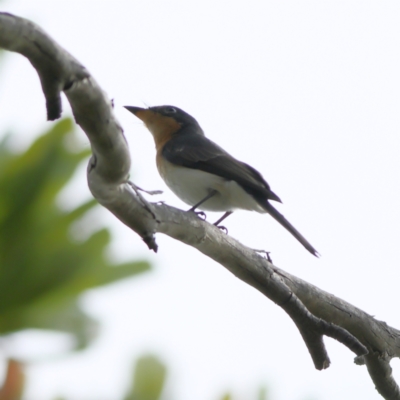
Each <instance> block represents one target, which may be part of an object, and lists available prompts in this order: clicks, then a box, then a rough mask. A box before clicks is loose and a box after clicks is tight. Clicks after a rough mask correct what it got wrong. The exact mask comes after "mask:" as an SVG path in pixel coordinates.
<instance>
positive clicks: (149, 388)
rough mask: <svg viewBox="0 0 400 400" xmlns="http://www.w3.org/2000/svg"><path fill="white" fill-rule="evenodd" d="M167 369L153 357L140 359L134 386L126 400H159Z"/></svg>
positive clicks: (135, 372)
mask: <svg viewBox="0 0 400 400" xmlns="http://www.w3.org/2000/svg"><path fill="white" fill-rule="evenodd" d="M166 372H167V369H166V367H165V365H164V364H162V363H161V362H160V361H159V360H158V359H157V358H156V357H154V356H152V355H147V356H142V357H140V358H139V359H138V360H137V362H136V366H135V369H134V374H133V384H132V388H131V389H130V390H129V393H128V394H127V396H126V397H125V400H158V399H159V398H160V396H161V392H162V389H163V386H164V383H165V376H166Z"/></svg>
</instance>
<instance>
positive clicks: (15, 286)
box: [0, 0, 400, 400]
mask: <svg viewBox="0 0 400 400" xmlns="http://www.w3.org/2000/svg"><path fill="white" fill-rule="evenodd" d="M0 9H1V10H2V11H8V12H11V13H14V14H17V15H19V16H22V17H25V18H28V19H30V20H33V21H34V22H36V23H37V24H39V25H40V26H41V27H42V28H43V29H44V30H45V31H47V32H48V33H49V34H50V35H51V36H52V37H53V38H54V39H55V40H56V41H57V42H58V43H59V44H60V45H62V46H63V47H65V48H66V49H67V50H68V51H70V52H71V53H72V54H73V55H74V56H75V57H76V58H77V59H78V60H79V61H80V62H81V63H82V64H84V65H85V66H86V67H87V68H88V70H89V71H90V72H91V73H92V74H93V75H94V77H95V78H96V79H97V80H98V82H99V83H100V85H101V87H102V88H103V89H104V90H105V91H106V92H107V93H108V95H109V96H110V98H113V99H114V102H115V113H116V115H117V117H118V119H119V120H120V122H121V124H122V126H123V128H124V130H125V134H126V136H127V139H128V141H129V144H130V149H131V154H132V159H133V162H132V175H131V176H132V179H133V181H134V182H135V183H137V184H138V185H139V186H141V187H144V188H146V189H150V190H154V189H161V190H163V191H164V193H163V194H162V195H161V196H157V197H153V198H151V197H150V200H152V201H158V200H165V201H166V202H167V203H168V204H171V205H174V206H177V207H181V208H184V209H186V208H187V206H186V205H184V204H183V203H181V202H180V201H179V200H178V199H177V198H176V197H175V196H174V195H173V194H172V193H171V192H170V191H169V190H168V188H166V186H165V184H164V183H163V182H162V180H161V178H160V177H159V176H158V173H157V170H156V167H155V162H154V156H155V150H154V144H153V142H152V138H151V135H150V134H149V133H148V132H147V131H146V129H145V128H144V127H143V126H142V124H141V123H140V121H138V120H137V119H135V118H134V117H133V116H132V115H131V114H130V113H128V112H127V111H126V110H124V109H123V108H122V106H123V105H136V106H145V105H150V106H151V105H161V104H172V105H176V106H178V107H181V108H182V109H184V110H185V111H187V112H189V113H190V114H192V115H193V116H195V117H196V119H197V120H198V121H199V122H200V124H201V126H202V127H203V129H204V131H205V132H206V135H207V136H209V137H210V138H211V139H212V140H214V141H216V142H217V143H219V144H220V145H222V146H223V147H224V148H226V149H227V150H228V151H230V152H231V153H232V154H233V155H234V156H236V157H237V158H239V159H241V160H243V161H245V162H249V163H250V164H252V165H253V166H254V167H255V168H257V169H258V170H259V171H261V172H262V173H263V175H264V177H265V178H266V179H267V181H268V182H269V183H270V185H271V187H272V189H273V190H274V191H275V192H276V193H277V194H278V195H279V196H280V197H281V198H282V200H283V202H284V204H283V205H282V207H280V210H281V211H282V212H283V213H284V215H285V216H286V217H287V218H288V219H289V220H290V221H291V222H292V223H293V224H294V225H295V226H296V227H297V228H298V229H299V230H300V231H301V232H302V233H303V234H304V236H305V237H307V239H309V241H310V242H311V243H312V244H313V245H314V246H315V247H316V248H317V250H318V251H319V252H320V253H321V255H322V257H321V259H314V258H313V257H312V256H310V254H309V253H308V252H306V251H305V250H304V249H303V248H302V247H301V246H300V245H299V244H298V243H297V242H296V241H295V240H294V239H293V238H292V237H291V235H289V234H288V233H287V232H286V231H284V230H283V229H282V228H281V227H280V226H279V225H277V224H276V223H275V222H274V221H273V220H272V219H271V218H269V217H268V216H266V215H259V214H256V213H249V212H244V211H243V212H237V213H235V214H234V215H233V216H231V217H230V218H229V219H228V220H227V224H226V225H227V227H228V229H229V234H230V235H232V236H233V237H235V238H237V239H238V240H240V241H241V242H242V243H244V244H246V245H248V246H250V247H253V248H260V249H266V250H269V251H271V256H272V259H273V261H274V263H275V264H276V265H277V266H279V267H281V268H283V269H285V270H287V271H289V272H291V273H293V274H295V275H297V276H299V277H301V278H303V279H305V280H307V281H309V282H311V283H313V284H315V285H317V286H319V287H321V288H322V289H324V290H327V291H328V292H331V293H333V294H335V295H336V296H339V297H342V298H344V299H345V300H347V301H349V302H351V303H353V304H354V305H356V306H358V307H360V308H362V309H363V310H365V311H367V312H368V313H370V314H373V315H375V316H376V318H378V319H380V320H384V321H386V322H387V323H388V324H390V325H392V326H394V327H399V326H400V316H399V313H398V310H397V304H396V302H395V301H394V298H395V296H396V293H397V291H398V278H399V273H398V271H397V269H398V268H397V264H398V262H397V258H398V257H397V253H398V238H399V234H400V232H399V231H400V210H399V207H398V205H399V204H400V190H399V176H398V175H399V172H398V171H399V170H400V158H399V151H400V140H399V128H400V118H399V113H398V110H399V106H400V96H399V93H400V78H399V72H398V71H399V70H400V54H399V52H400V27H399V24H398V21H399V18H400V4H399V3H398V2H395V1H386V2H379V1H363V2H360V1H353V0H348V1H346V2H338V1H333V0H332V1H329V0H328V1H324V2H319V1H303V2H298V1H294V0H293V1H287V2H276V1H264V2H261V1H246V2H242V1H236V0H234V1H229V2H228V1H219V2H212V1H209V0H203V1H201V2H200V1H195V0H193V1H183V0H179V1H178V0H171V1H168V2H165V1H161V0H160V1H152V0H146V1H144V0H143V1H142V0H137V1H136V0H131V1H127V0H126V1H123V0H113V1H111V0H102V1H99V0H97V1H95V0H92V1H91V0H79V1H78V0H70V1H68V2H66V1H57V2H55V1H54V0H53V1H52V0H47V1H46V0H35V1H32V0H3V1H0ZM63 106H64V114H63V115H64V119H63V120H61V121H57V122H55V123H50V122H46V121H45V116H46V110H45V105H44V98H43V95H42V93H41V88H40V84H39V79H38V77H37V74H36V72H35V71H34V69H33V68H32V67H31V65H30V64H29V62H28V61H27V60H26V59H24V58H23V57H22V56H20V55H17V54H12V53H5V52H2V53H0V117H1V118H0V140H1V144H0V193H1V196H0V271H1V273H0V334H1V338H0V356H1V359H0V377H1V378H0V379H3V383H2V385H3V387H2V391H1V392H0V399H1V400H5V399H7V400H8V399H24V400H54V399H66V400H95V399H96V400H119V399H125V400H131V399H135V400H138V399H140V400H153V399H154V400H155V399H160V400H171V399H176V400H187V399H190V400H205V399H211V400H222V399H225V400H228V399H231V400H244V399H246V400H248V399H250V400H251V399H255V400H317V399H318V400H331V399H338V398H340V399H355V398H362V399H363V400H375V399H380V398H381V397H380V396H379V395H378V394H377V392H376V391H375V389H374V385H373V383H372V382H371V380H370V378H369V376H368V374H367V371H366V369H365V368H364V367H360V366H356V365H355V364H354V363H353V358H354V355H353V354H352V353H351V352H350V351H349V350H347V348H345V347H343V346H341V345H339V344H338V343H336V342H334V341H333V340H330V339H326V343H327V347H328V351H329V354H330V358H331V361H332V365H331V367H330V368H329V369H328V370H326V371H323V372H318V371H316V370H315V369H314V367H313V364H312V361H311V359H310V357H309V354H308V352H307V349H306V347H305V346H304V344H303V342H302V340H301V337H300V335H299V333H298V331H297V330H296V328H295V326H294V324H293V323H292V322H291V320H290V319H289V318H288V317H287V316H286V314H284V313H283V312H282V311H281V310H280V309H279V308H278V307H276V306H275V305H274V304H272V303H271V302H270V301H269V300H268V299H266V298H265V297H263V296H262V295H261V294H260V293H258V292H257V291H256V290H254V289H253V288H251V287H248V286H246V285H245V284H244V283H243V282H241V281H239V280H238V279H236V278H235V277H233V276H232V275H231V274H230V273H229V272H227V271H225V270H224V269H223V267H221V266H220V265H218V264H216V263H214V262H213V261H211V260H209V259H207V258H205V257H204V256H203V255H201V254H199V253H198V252H196V251H195V250H194V249H191V248H189V247H185V246H184V245H182V244H181V243H178V242H174V241H173V240H172V239H169V238H167V237H164V236H162V235H158V237H157V241H158V244H159V252H158V254H153V253H151V252H149V251H148V249H147V247H146V246H145V245H144V243H143V242H142V241H141V240H140V238H139V237H138V236H137V235H135V234H134V233H133V232H131V231H130V230H129V229H128V228H126V227H125V226H123V225H122V223H120V222H119V221H117V220H116V219H115V218H114V217H113V216H112V215H111V214H109V213H108V212H107V211H106V210H104V209H102V208H101V207H99V206H97V205H96V203H95V202H94V201H93V200H92V198H91V196H90V193H89V190H88V188H87V184H86V178H85V168H86V163H87V159H88V156H89V154H90V146H89V142H88V140H87V139H86V137H85V135H84V133H83V132H82V131H81V130H80V129H79V128H78V127H76V126H75V125H74V123H73V121H72V119H71V111H70V108H69V106H68V104H67V101H66V100H65V98H64V102H63ZM217 218H218V215H217V214H215V215H214V214H213V213H209V214H208V220H211V221H213V220H214V219H217ZM392 366H393V367H394V373H395V376H396V378H397V380H398V381H399V380H400V373H399V370H400V369H399V363H398V361H397V360H394V361H393V362H392ZM10 393H11V394H10ZM10 396H14V397H10Z"/></svg>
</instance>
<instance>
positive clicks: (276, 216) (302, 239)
mask: <svg viewBox="0 0 400 400" xmlns="http://www.w3.org/2000/svg"><path fill="white" fill-rule="evenodd" d="M263 206H264V208H265V210H266V211H267V212H268V214H270V215H271V216H272V218H274V219H275V220H276V221H278V222H279V223H280V224H281V225H282V226H283V227H284V228H286V229H287V230H288V231H289V232H290V233H291V234H292V235H293V236H294V237H295V238H296V239H297V240H298V241H299V242H300V243H301V244H302V245H303V246H304V247H305V248H306V249H307V250H308V251H309V252H310V253H311V254H312V255H313V256H315V257H319V253H318V251H317V250H315V249H314V247H312V246H311V244H310V243H309V242H308V241H307V239H306V238H305V237H304V236H303V235H302V234H301V233H300V232H299V231H298V230H297V229H296V228H295V227H294V226H293V225H292V224H291V223H290V222H289V221H288V220H287V219H286V218H285V217H284V216H283V215H282V214H281V213H280V212H279V211H278V210H277V209H276V208H275V207H274V206H272V205H271V204H270V203H268V202H267V203H266V204H265V203H264V204H263Z"/></svg>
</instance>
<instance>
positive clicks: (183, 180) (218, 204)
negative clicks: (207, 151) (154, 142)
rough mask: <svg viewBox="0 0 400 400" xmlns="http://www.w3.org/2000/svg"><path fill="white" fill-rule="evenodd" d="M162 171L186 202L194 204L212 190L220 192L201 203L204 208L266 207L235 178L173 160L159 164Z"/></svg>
mask: <svg viewBox="0 0 400 400" xmlns="http://www.w3.org/2000/svg"><path fill="white" fill-rule="evenodd" d="M159 172H160V175H161V177H162V178H163V179H164V181H165V183H166V184H167V185H168V187H169V188H170V189H171V190H172V191H173V192H174V193H175V194H176V195H177V196H178V197H179V198H180V199H181V200H182V201H184V202H185V203H187V204H189V205H190V206H193V205H195V204H196V203H198V202H199V201H201V200H202V199H204V198H205V197H206V196H207V195H208V194H209V193H210V191H212V190H216V191H217V192H218V193H217V194H216V195H215V196H213V197H211V198H210V199H208V200H207V201H206V202H204V203H203V204H201V205H200V206H199V209H200V210H204V211H234V210H237V209H243V210H250V211H257V212H260V213H265V212H266V211H265V210H264V209H263V208H262V207H261V206H260V205H259V204H258V203H257V202H256V201H255V200H254V199H253V197H252V196H250V195H249V194H248V193H246V191H245V190H243V189H242V188H241V186H240V185H238V184H237V183H236V182H234V181H228V180H226V179H224V178H221V177H219V176H216V175H213V174H210V173H208V172H203V171H200V170H197V169H190V168H185V167H180V166H176V165H173V164H171V163H170V162H168V161H164V162H163V163H162V167H161V168H160V166H159Z"/></svg>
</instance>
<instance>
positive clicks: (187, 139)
mask: <svg viewBox="0 0 400 400" xmlns="http://www.w3.org/2000/svg"><path fill="white" fill-rule="evenodd" d="M162 155H163V156H164V157H165V158H166V159H167V160H168V161H169V162H170V163H172V164H175V165H181V166H183V167H187V168H193V169H198V170H201V171H205V172H209V173H212V174H215V175H218V176H220V177H222V178H225V179H227V180H232V181H236V182H237V183H238V184H239V185H240V186H241V187H242V188H243V189H244V190H245V191H246V192H247V193H249V194H252V195H253V196H254V197H255V198H256V199H257V200H258V201H259V203H260V204H261V205H262V204H264V203H265V201H266V200H275V201H279V202H281V200H280V198H279V197H278V196H277V195H276V194H275V193H274V192H273V191H272V190H271V189H270V187H269V185H268V183H267V182H266V181H265V180H264V178H263V177H262V175H261V174H260V173H259V172H258V171H257V170H255V169H254V168H252V167H250V165H247V164H245V163H243V162H241V161H239V160H236V159H235V158H234V157H232V156H231V155H230V154H229V153H227V152H226V151H225V150H224V149H223V148H221V147H220V146H218V145H217V144H216V143H214V142H212V141H211V140H209V139H207V138H206V137H205V136H201V135H198V134H196V133H184V134H182V133H181V134H180V135H179V136H176V137H174V138H173V139H171V140H170V141H168V142H167V143H166V144H165V146H164V148H163V150H162Z"/></svg>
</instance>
